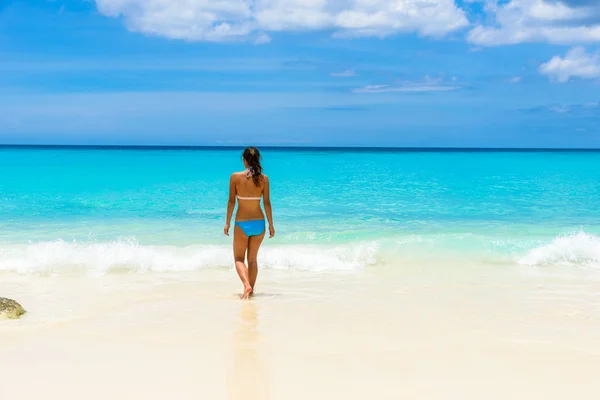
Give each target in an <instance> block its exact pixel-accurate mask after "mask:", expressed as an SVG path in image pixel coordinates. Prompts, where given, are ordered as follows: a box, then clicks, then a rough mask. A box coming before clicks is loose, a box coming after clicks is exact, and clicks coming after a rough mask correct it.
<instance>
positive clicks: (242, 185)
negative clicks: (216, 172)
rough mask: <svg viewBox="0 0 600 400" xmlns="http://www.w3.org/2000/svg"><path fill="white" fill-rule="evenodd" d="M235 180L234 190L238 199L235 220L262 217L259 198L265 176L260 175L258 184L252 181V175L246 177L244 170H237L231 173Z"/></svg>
mask: <svg viewBox="0 0 600 400" xmlns="http://www.w3.org/2000/svg"><path fill="white" fill-rule="evenodd" d="M233 178H234V180H235V192H236V196H237V199H238V202H237V203H238V210H237V213H236V218H235V219H236V221H244V220H248V219H256V218H261V219H262V218H264V214H263V211H262V208H261V207H260V203H261V202H260V200H261V198H262V195H263V192H264V188H265V182H266V181H267V177H266V176H265V175H261V177H260V180H259V184H258V186H257V185H256V184H255V183H254V180H253V179H252V177H248V176H247V174H246V172H245V171H244V172H237V173H235V174H233Z"/></svg>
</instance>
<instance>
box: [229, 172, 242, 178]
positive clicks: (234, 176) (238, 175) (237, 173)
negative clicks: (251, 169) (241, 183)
mask: <svg viewBox="0 0 600 400" xmlns="http://www.w3.org/2000/svg"><path fill="white" fill-rule="evenodd" d="M245 176H246V171H239V172H234V173H233V174H231V179H239V178H241V177H245Z"/></svg>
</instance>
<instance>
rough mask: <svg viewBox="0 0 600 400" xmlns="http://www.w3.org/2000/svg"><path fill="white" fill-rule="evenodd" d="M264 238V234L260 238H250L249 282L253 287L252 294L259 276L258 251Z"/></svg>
mask: <svg viewBox="0 0 600 400" xmlns="http://www.w3.org/2000/svg"><path fill="white" fill-rule="evenodd" d="M264 238H265V233H264V232H263V233H262V235H260V236H250V237H249V238H248V281H249V282H250V286H251V287H252V293H254V285H255V284H256V277H257V276H258V249H259V248H260V244H261V243H262V241H263V239H264Z"/></svg>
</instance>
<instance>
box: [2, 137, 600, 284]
mask: <svg viewBox="0 0 600 400" xmlns="http://www.w3.org/2000/svg"><path fill="white" fill-rule="evenodd" d="M241 151H242V149H241V148H159V147H156V148H133V147H124V148H104V147H100V148H91V147H78V148H71V147H0V170H1V173H0V272H12V273H20V274H57V273H58V274H60V273H72V272H77V273H91V274H107V273H117V272H123V271H126V272H140V273H142V272H146V273H151V272H153V271H157V272H170V271H196V270H202V269H208V268H229V267H231V265H232V254H231V238H228V237H226V236H224V235H223V225H224V223H225V213H226V203H227V194H228V193H227V191H228V179H229V175H230V174H231V173H232V172H234V171H239V170H241V169H242V168H243V166H242V163H241ZM261 152H262V155H263V166H264V169H265V173H266V174H267V175H268V176H269V177H270V179H271V186H272V188H271V191H272V194H271V195H272V204H273V211H274V219H275V228H276V230H277V235H276V237H275V238H274V239H271V240H266V241H265V244H264V245H263V248H262V250H261V253H260V259H259V262H260V266H261V267H262V268H271V269H278V270H285V271H294V270H302V271H315V272H316V271H360V270H364V269H369V268H378V266H383V265H386V266H393V267H394V268H402V266H403V265H409V264H410V265H420V264H427V265H432V266H436V265H437V266H439V267H440V268H443V267H446V266H454V265H456V266H460V265H463V264H465V263H469V264H472V265H479V266H481V267H482V268H484V267H485V266H486V265H493V266H502V265H512V266H517V267H519V268H528V267H531V266H536V267H541V268H543V267H544V266H554V267H561V268H575V269H577V268H600V152H596V151H533V150H532V151H508V150H501V151H498V150H460V149H453V150H436V149H427V150H416V149H415V150H412V149H397V150H395V149H308V148H303V149H298V148H296V149H294V148H263V149H261Z"/></svg>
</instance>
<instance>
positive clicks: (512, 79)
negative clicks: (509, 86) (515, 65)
mask: <svg viewBox="0 0 600 400" xmlns="http://www.w3.org/2000/svg"><path fill="white" fill-rule="evenodd" d="M522 80H523V78H521V77H520V76H513V77H512V78H510V79H508V81H507V82H508V83H519V82H521V81H522Z"/></svg>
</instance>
